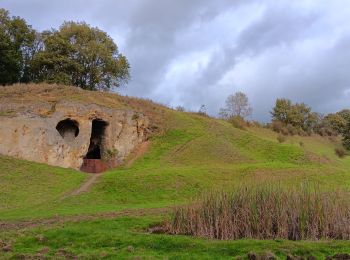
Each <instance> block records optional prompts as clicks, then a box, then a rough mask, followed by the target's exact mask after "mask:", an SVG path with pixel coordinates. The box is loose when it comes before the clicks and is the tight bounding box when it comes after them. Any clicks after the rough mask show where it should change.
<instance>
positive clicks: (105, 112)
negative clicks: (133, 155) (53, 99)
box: [0, 101, 148, 169]
mask: <svg viewBox="0 0 350 260" xmlns="http://www.w3.org/2000/svg"><path fill="white" fill-rule="evenodd" d="M17 106H19V105H18V104H0V111H9V110H11V111H13V110H14V111H17V113H16V114H11V115H6V114H5V115H4V114H3V115H0V154H3V155H9V156H14V157H18V158H22V159H26V160H30V161H36V162H42V163H47V164H50V165H55V166H61V167H65V168H74V169H80V167H81V166H82V164H83V159H84V158H87V159H106V160H107V161H109V162H112V164H113V165H115V164H118V163H120V162H122V161H123V160H124V158H125V157H126V156H127V155H128V154H129V153H130V152H131V151H132V150H133V149H134V148H135V146H136V145H137V144H139V143H141V142H143V141H145V140H146V138H147V129H148V120H147V118H145V117H144V116H143V115H142V114H140V113H136V112H134V111H132V110H118V109H109V108H106V107H102V106H98V105H95V104H91V105H84V104H81V103H74V102H67V101H60V102H58V103H54V104H50V103H48V102H43V103H36V104H32V105H30V106H23V105H22V106H21V108H19V107H17Z"/></svg>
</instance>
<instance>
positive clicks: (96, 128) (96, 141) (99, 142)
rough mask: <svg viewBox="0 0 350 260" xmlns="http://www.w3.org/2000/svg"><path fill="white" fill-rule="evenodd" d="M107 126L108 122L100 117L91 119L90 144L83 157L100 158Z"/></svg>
mask: <svg viewBox="0 0 350 260" xmlns="http://www.w3.org/2000/svg"><path fill="white" fill-rule="evenodd" d="M107 126H108V123H107V122H106V121H103V120H101V119H94V120H93V121H92V128H91V138H90V145H89V149H88V152H87V154H86V156H85V157H84V159H102V154H103V152H104V144H105V134H106V133H105V132H106V128H107Z"/></svg>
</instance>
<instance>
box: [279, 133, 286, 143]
mask: <svg viewBox="0 0 350 260" xmlns="http://www.w3.org/2000/svg"><path fill="white" fill-rule="evenodd" d="M286 140H287V137H286V136H284V135H281V134H279V135H278V136H277V141H278V142H279V143H284V142H285V141H286Z"/></svg>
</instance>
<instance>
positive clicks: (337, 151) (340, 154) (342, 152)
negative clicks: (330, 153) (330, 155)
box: [334, 147, 346, 158]
mask: <svg viewBox="0 0 350 260" xmlns="http://www.w3.org/2000/svg"><path fill="white" fill-rule="evenodd" d="M334 152H335V154H336V155H337V156H338V157H339V158H344V157H345V155H346V151H345V149H344V148H343V147H341V148H335V149H334Z"/></svg>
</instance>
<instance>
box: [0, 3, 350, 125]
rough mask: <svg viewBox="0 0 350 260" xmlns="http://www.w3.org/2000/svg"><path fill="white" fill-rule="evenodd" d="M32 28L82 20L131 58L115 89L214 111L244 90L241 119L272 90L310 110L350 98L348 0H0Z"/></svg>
mask: <svg viewBox="0 0 350 260" xmlns="http://www.w3.org/2000/svg"><path fill="white" fill-rule="evenodd" d="M0 8H5V9H7V10H9V11H10V13H11V15H16V16H20V17H22V18H24V19H25V20H26V21H27V22H28V23H29V24H30V25H32V26H33V28H35V29H37V30H39V31H41V30H46V29H50V28H58V27H59V26H60V25H61V24H62V23H63V21H85V22H87V23H88V24H90V25H92V26H97V27H99V28H100V29H102V30H104V31H106V32H107V33H108V34H109V35H110V36H111V37H112V38H113V39H114V41H115V42H116V44H117V45H118V47H119V51H120V52H121V53H122V54H124V55H125V56H126V57H127V58H128V60H129V62H130V65H131V70H130V72H131V81H130V82H129V83H128V85H126V86H124V87H122V88H120V89H119V92H120V93H121V94H124V95H129V96H137V97H143V98H150V99H152V100H155V101H157V102H159V103H162V104H165V105H167V106H170V107H176V106H184V107H185V108H186V110H191V111H198V110H199V109H200V107H201V105H202V104H204V105H205V106H206V109H207V112H208V113H209V114H210V115H213V116H215V115H217V114H218V111H219V109H220V108H221V107H223V106H224V104H225V99H226V98H227V96H228V95H230V94H233V93H235V92H237V91H242V92H244V93H246V94H247V96H248V98H249V100H250V104H251V106H252V108H253V115H252V117H251V119H255V120H260V121H267V120H269V119H270V113H269V111H271V109H272V107H273V106H274V103H275V100H276V98H289V99H291V100H292V101H294V102H305V103H306V104H308V105H310V106H311V107H312V108H313V110H314V111H317V112H320V113H329V112H336V111H338V110H341V109H343V108H349V107H350V102H349V101H350V26H349V24H350V1H349V0H295V1H290V0H176V1H175V0H128V1H124V0H99V1H97V0H95V1H92V0H85V1H83V0H60V1H56V0H51V1H47V0H0Z"/></svg>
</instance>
